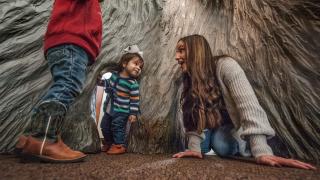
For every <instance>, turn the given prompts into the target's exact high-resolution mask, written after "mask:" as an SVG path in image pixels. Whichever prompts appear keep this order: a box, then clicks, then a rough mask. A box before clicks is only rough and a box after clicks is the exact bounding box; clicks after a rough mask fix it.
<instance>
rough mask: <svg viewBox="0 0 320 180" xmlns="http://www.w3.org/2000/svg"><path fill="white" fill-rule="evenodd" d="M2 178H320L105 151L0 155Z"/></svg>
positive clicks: (245, 164) (246, 164) (231, 163)
mask: <svg viewBox="0 0 320 180" xmlns="http://www.w3.org/2000/svg"><path fill="white" fill-rule="evenodd" d="M0 179H1V180H7V179H19V180H20V179H268V180H272V179H281V180H282V179H290V180H291V179H304V180H308V179H318V180H319V179H320V167H319V166H318V167H317V170H316V171H311V170H301V169H294V168H276V167H268V166H262V165H256V164H254V163H252V162H250V161H239V160H233V159H221V158H219V157H217V156H207V157H206V158H205V159H203V160H201V159H194V158H185V159H173V158H171V155H139V154H130V153H128V154H124V155H115V156H110V155H106V154H104V153H100V154H91V155H88V157H87V159H86V161H85V162H84V163H73V164H49V163H35V162H33V163H21V162H20V160H19V159H18V158H17V157H15V156H12V155H0Z"/></svg>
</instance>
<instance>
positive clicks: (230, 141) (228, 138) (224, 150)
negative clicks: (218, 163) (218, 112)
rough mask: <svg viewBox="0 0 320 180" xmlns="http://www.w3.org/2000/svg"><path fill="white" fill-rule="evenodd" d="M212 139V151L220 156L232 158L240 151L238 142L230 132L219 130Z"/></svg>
mask: <svg viewBox="0 0 320 180" xmlns="http://www.w3.org/2000/svg"><path fill="white" fill-rule="evenodd" d="M211 139H212V141H211V144H212V149H213V150H214V152H215V153H216V154H217V155H219V156H222V157H224V156H231V155H235V154H236V153H237V152H238V151H239V150H238V149H239V148H238V142H237V141H236V139H235V138H234V137H233V136H232V134H231V132H230V131H223V130H218V131H217V132H215V133H214V134H213V137H212V138H211Z"/></svg>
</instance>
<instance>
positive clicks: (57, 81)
mask: <svg viewBox="0 0 320 180" xmlns="http://www.w3.org/2000/svg"><path fill="white" fill-rule="evenodd" d="M46 59H47V61H48V65H49V68H50V70H51V74H52V78H53V84H52V85H51V87H50V88H49V89H48V91H47V92H46V94H45V95H44V96H43V97H42V98H41V100H40V102H39V105H38V106H37V107H35V108H34V109H33V112H32V124H31V128H32V131H33V134H37V136H40V137H41V136H43V134H46V135H47V136H50V137H55V135H56V133H57V129H58V128H59V127H57V126H58V125H59V124H61V122H58V121H62V120H63V118H64V115H65V113H66V111H67V110H68V108H69V106H70V104H71V103H72V102H73V101H74V99H75V98H76V97H77V96H78V95H79V94H80V93H81V91H82V88H83V84H84V82H85V79H86V68H87V65H88V62H89V57H88V54H87V53H86V52H85V50H83V49H82V48H81V47H79V46H76V45H72V44H63V45H59V46H55V47H53V48H50V49H49V50H48V51H47V53H46ZM49 119H51V120H50V121H49ZM48 123H50V126H49V131H48V132H47V133H44V132H45V131H46V130H45V129H46V127H47V125H48Z"/></svg>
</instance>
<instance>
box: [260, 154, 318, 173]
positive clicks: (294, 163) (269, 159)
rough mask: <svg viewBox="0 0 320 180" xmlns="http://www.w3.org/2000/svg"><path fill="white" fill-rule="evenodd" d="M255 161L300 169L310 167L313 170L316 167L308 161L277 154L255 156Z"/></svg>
mask: <svg viewBox="0 0 320 180" xmlns="http://www.w3.org/2000/svg"><path fill="white" fill-rule="evenodd" d="M256 162H257V163H258V164H265V165H269V166H278V167H282V166H287V167H294V168H300V169H311V170H315V169H316V168H315V167H314V166H312V165H310V164H308V163H304V162H301V161H298V160H294V159H286V158H282V157H278V156H273V155H262V156H259V157H257V158H256Z"/></svg>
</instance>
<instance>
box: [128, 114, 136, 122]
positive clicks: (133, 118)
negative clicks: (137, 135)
mask: <svg viewBox="0 0 320 180" xmlns="http://www.w3.org/2000/svg"><path fill="white" fill-rule="evenodd" d="M128 120H129V121H130V122H131V123H133V122H136V121H137V116H135V115H130V116H129V118H128Z"/></svg>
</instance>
